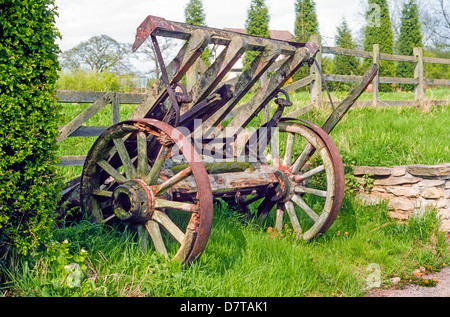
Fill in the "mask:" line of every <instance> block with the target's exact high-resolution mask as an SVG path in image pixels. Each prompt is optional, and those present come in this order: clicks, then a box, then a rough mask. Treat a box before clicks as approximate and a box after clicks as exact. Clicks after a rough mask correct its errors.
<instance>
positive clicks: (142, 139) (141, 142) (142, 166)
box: [137, 132, 150, 178]
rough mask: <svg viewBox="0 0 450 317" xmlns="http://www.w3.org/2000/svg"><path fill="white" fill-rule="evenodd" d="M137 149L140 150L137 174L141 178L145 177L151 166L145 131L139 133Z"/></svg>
mask: <svg viewBox="0 0 450 317" xmlns="http://www.w3.org/2000/svg"><path fill="white" fill-rule="evenodd" d="M137 150H138V165H137V175H138V176H139V178H145V176H146V175H147V174H148V173H149V171H150V166H149V165H148V161H147V136H146V134H145V133H144V132H139V133H138V134H137Z"/></svg>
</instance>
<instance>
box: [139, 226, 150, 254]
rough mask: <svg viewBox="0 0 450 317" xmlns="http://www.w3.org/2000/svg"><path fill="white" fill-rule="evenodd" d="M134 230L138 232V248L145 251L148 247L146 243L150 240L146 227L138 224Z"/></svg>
mask: <svg viewBox="0 0 450 317" xmlns="http://www.w3.org/2000/svg"><path fill="white" fill-rule="evenodd" d="M136 231H137V234H138V243H139V248H140V249H141V250H142V251H143V252H145V251H147V247H148V243H149V242H150V241H149V240H150V235H149V233H148V231H147V229H146V228H145V226H144V225H138V226H137V227H136Z"/></svg>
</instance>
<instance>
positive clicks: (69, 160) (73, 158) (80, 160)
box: [58, 155, 86, 166]
mask: <svg viewBox="0 0 450 317" xmlns="http://www.w3.org/2000/svg"><path fill="white" fill-rule="evenodd" d="M60 159H61V162H60V163H59V164H58V165H59V166H83V165H84V161H85V160H86V156H85V155H64V156H61V157H60Z"/></svg>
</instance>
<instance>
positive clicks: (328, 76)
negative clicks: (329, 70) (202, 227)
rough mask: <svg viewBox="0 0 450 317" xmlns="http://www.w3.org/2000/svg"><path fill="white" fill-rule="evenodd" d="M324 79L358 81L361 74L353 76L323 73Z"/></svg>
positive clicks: (360, 78)
mask: <svg viewBox="0 0 450 317" xmlns="http://www.w3.org/2000/svg"><path fill="white" fill-rule="evenodd" d="M323 77H325V80H326V81H340V82H350V83H353V82H354V83H357V82H360V81H361V80H362V79H363V78H364V77H363V76H353V75H339V74H324V75H323Z"/></svg>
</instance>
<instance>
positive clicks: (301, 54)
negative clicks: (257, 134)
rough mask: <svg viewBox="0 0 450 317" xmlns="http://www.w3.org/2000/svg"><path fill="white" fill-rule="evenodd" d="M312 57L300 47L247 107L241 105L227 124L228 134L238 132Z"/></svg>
mask: <svg viewBox="0 0 450 317" xmlns="http://www.w3.org/2000/svg"><path fill="white" fill-rule="evenodd" d="M309 58H310V55H309V51H308V50H307V49H306V48H304V49H298V50H297V52H296V53H295V54H294V55H293V56H291V58H289V59H288V60H286V62H285V63H284V64H283V65H282V66H281V67H280V68H279V69H278V70H277V71H275V72H274V74H273V75H272V76H271V77H270V80H269V81H268V82H267V84H266V85H265V86H264V87H261V89H260V90H259V91H258V92H257V93H256V95H255V96H254V97H253V98H252V100H250V101H249V102H248V103H247V104H246V106H245V107H241V110H240V111H239V113H238V114H237V115H236V116H235V117H234V118H233V119H232V120H231V122H230V123H229V124H228V126H227V134H228V133H230V134H228V135H233V134H237V133H238V132H239V131H240V130H241V129H242V128H244V127H245V126H246V125H247V124H248V123H249V122H250V121H251V119H252V117H253V115H254V114H255V113H257V112H258V111H260V110H261V109H262V108H263V107H264V106H265V105H266V104H267V103H268V102H269V101H270V100H271V98H272V97H273V93H274V92H275V91H276V90H278V89H280V88H282V87H283V85H284V84H285V83H286V81H287V80H288V79H289V78H290V77H292V75H293V74H294V73H295V72H296V71H297V70H298V69H299V68H300V66H301V65H302V64H303V63H304V62H305V61H307V60H308V59H309Z"/></svg>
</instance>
